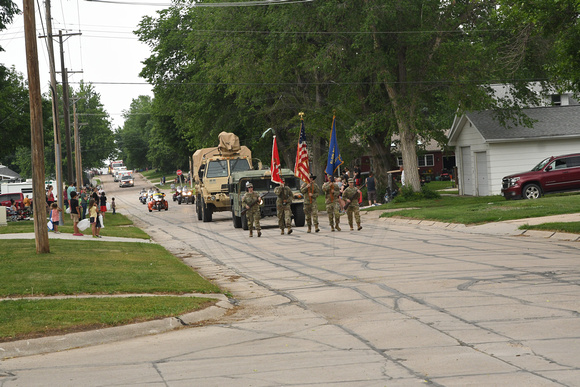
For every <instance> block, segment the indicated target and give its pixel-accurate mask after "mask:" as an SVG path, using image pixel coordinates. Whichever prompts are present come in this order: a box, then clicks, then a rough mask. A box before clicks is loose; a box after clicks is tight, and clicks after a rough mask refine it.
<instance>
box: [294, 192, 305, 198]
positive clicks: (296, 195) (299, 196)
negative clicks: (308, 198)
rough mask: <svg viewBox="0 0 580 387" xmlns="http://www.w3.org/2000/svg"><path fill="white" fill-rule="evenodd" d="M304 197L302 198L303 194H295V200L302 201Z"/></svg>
mask: <svg viewBox="0 0 580 387" xmlns="http://www.w3.org/2000/svg"><path fill="white" fill-rule="evenodd" d="M303 197H304V196H302V194H301V193H295V194H294V199H302V198H303Z"/></svg>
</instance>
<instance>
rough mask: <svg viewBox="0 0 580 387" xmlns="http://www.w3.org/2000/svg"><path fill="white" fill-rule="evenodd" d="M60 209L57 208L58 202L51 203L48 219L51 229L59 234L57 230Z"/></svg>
mask: <svg viewBox="0 0 580 387" xmlns="http://www.w3.org/2000/svg"><path fill="white" fill-rule="evenodd" d="M61 211H62V210H61V209H60V208H58V204H56V203H52V204H51V206H50V221H51V222H52V230H53V231H54V233H55V234H60V231H58V223H59V221H60V213H59V212H61Z"/></svg>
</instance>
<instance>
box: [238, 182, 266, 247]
mask: <svg viewBox="0 0 580 387" xmlns="http://www.w3.org/2000/svg"><path fill="white" fill-rule="evenodd" d="M246 189H247V190H248V192H246V193H245V194H244V197H243V198H242V203H243V204H244V207H245V209H246V218H247V219H248V228H249V229H250V237H253V236H254V235H253V232H252V231H253V230H254V225H255V226H256V230H257V231H258V238H259V237H261V236H262V228H261V227H260V195H259V194H258V193H257V192H254V185H253V184H252V183H250V182H249V181H248V182H247V183H246Z"/></svg>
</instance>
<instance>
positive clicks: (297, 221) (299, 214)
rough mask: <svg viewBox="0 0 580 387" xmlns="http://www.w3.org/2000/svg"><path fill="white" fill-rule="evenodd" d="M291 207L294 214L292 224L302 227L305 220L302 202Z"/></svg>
mask: <svg viewBox="0 0 580 387" xmlns="http://www.w3.org/2000/svg"><path fill="white" fill-rule="evenodd" d="M292 209H293V211H292V212H293V214H294V225H295V226H296V227H304V223H305V221H306V215H304V204H298V205H296V206H295V207H293V208H292Z"/></svg>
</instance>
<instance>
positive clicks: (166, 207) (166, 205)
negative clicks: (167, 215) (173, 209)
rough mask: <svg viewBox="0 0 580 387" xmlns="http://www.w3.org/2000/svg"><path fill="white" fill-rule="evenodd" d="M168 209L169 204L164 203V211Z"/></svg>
mask: <svg viewBox="0 0 580 387" xmlns="http://www.w3.org/2000/svg"><path fill="white" fill-rule="evenodd" d="M168 209H169V203H167V202H165V211H167V210H168Z"/></svg>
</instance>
